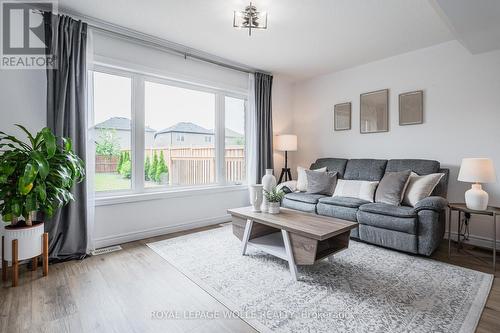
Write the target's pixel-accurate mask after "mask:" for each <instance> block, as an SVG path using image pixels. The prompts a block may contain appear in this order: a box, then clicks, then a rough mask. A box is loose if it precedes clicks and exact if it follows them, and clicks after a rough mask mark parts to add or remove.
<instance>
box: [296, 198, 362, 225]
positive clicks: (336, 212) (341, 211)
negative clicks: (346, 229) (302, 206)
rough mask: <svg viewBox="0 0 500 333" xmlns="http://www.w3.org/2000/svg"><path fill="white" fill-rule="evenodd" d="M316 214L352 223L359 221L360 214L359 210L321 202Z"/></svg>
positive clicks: (317, 206)
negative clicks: (358, 214) (358, 215)
mask: <svg viewBox="0 0 500 333" xmlns="http://www.w3.org/2000/svg"><path fill="white" fill-rule="evenodd" d="M292 202H296V203H298V202H297V201H292ZM316 212H317V213H318V214H319V215H323V216H329V217H336V218H338V219H342V220H347V221H352V222H357V221H358V218H357V215H356V214H357V213H358V209H357V208H352V207H343V206H335V205H328V204H325V203H321V202H319V203H318V204H317V205H316Z"/></svg>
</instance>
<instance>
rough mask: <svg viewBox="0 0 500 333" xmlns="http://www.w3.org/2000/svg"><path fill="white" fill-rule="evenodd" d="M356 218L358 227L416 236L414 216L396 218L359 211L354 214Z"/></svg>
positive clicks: (416, 222) (415, 218) (415, 219)
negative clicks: (364, 226) (370, 227)
mask: <svg viewBox="0 0 500 333" xmlns="http://www.w3.org/2000/svg"><path fill="white" fill-rule="evenodd" d="M361 207H363V206H361ZM356 218H357V220H358V223H359V224H360V225H369V226H372V227H375V228H379V229H385V230H393V231H398V232H402V233H405V234H410V235H416V234H417V225H418V218H417V217H416V216H414V217H397V216H390V215H384V214H378V213H371V212H365V211H362V210H361V209H359V210H358V212H357V214H356ZM361 239H363V238H361Z"/></svg>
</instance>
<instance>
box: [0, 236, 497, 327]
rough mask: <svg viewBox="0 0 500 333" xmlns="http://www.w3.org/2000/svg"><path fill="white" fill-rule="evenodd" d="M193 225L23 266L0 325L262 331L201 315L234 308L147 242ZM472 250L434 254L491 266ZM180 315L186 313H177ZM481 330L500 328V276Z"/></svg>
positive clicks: (3, 302) (0, 291)
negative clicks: (80, 256)
mask: <svg viewBox="0 0 500 333" xmlns="http://www.w3.org/2000/svg"><path fill="white" fill-rule="evenodd" d="M205 229H208V228H202V229H197V230H194V231H191V232H197V231H201V230H205ZM185 233H186V232H183V233H176V234H171V235H166V236H161V237H155V238H151V239H145V240H141V241H136V242H132V243H127V244H124V245H122V247H123V250H122V251H117V252H112V253H109V254H105V255H100V256H95V257H91V258H88V259H86V260H83V261H72V262H66V263H60V264H55V265H51V266H50V268H49V276H48V277H46V278H42V272H41V270H40V269H39V270H38V271H37V272H31V271H28V270H27V267H26V266H23V267H22V268H21V269H20V277H19V287H17V288H11V287H10V283H9V282H7V283H4V284H3V287H2V288H0V332H8V333H10V332H58V333H59V332H71V333H76V332H106V333H107V332H120V333H121V332H169V333H170V332H255V330H254V329H253V328H252V327H250V326H249V325H248V324H246V323H245V322H244V321H242V320H241V319H238V318H230V319H206V318H199V317H200V315H197V311H204V312H203V313H202V314H205V315H206V314H212V313H218V314H221V315H222V314H223V313H224V312H225V313H229V311H228V310H227V309H226V308H225V307H224V306H223V305H222V304H221V303H219V302H218V301H217V300H216V299H214V298H213V297H211V296H210V295H209V294H207V293H206V292H205V291H203V290H202V289H201V288H199V287H198V286H197V285H196V284H194V283H193V282H191V280H189V279H188V278H186V277H185V276H184V275H183V274H182V273H180V272H179V271H177V270H176V269H175V268H174V267H173V266H171V265H170V264H169V263H168V262H167V261H165V260H163V259H162V258H161V257H160V256H158V255H157V254H156V253H155V252H153V251H152V250H150V249H149V248H148V247H147V246H146V245H145V244H146V243H148V242H152V241H158V240H162V239H167V238H171V237H176V236H179V235H181V234H185ZM469 250H470V251H471V252H472V253H474V255H475V256H476V257H472V256H469V255H466V254H465V253H463V252H461V253H457V251H456V249H453V250H452V257H451V258H450V259H448V252H447V243H446V242H443V244H442V246H441V247H440V248H439V250H438V251H436V253H435V254H434V255H433V256H432V257H433V258H434V259H437V260H440V261H444V262H449V263H452V264H455V265H460V266H463V267H468V268H471V269H476V270H480V271H484V272H488V273H491V254H490V252H489V251H483V250H479V249H472V248H471V249H469ZM481 257H484V258H481ZM498 266H500V265H498ZM497 275H498V269H497ZM464 288H467V286H464ZM185 311H190V313H191V319H185V318H183V314H184V312H185ZM176 315H177V316H180V317H181V318H179V319H173V318H172V317H174V316H176ZM167 317H168V318H167ZM477 332H492V333H493V332H500V282H499V280H498V277H496V278H495V280H494V283H493V288H492V291H491V293H490V296H489V299H488V302H487V304H486V308H485V309H484V311H483V314H482V317H481V321H480V323H479V326H478V330H477Z"/></svg>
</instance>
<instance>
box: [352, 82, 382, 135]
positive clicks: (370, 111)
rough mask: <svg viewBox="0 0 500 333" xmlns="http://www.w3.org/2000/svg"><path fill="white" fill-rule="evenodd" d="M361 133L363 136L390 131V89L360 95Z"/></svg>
mask: <svg viewBox="0 0 500 333" xmlns="http://www.w3.org/2000/svg"><path fill="white" fill-rule="evenodd" d="M359 99H360V101H359V131H360V133H361V134H367V133H380V132H388V131H389V89H382V90H376V91H371V92H367V93H364V94H361V95H360V98H359Z"/></svg>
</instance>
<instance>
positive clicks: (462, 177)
mask: <svg viewBox="0 0 500 333" xmlns="http://www.w3.org/2000/svg"><path fill="white" fill-rule="evenodd" d="M458 180H459V181H462V182H470V183H475V184H472V187H471V189H470V190H468V191H467V192H465V204H466V206H467V208H469V209H472V210H485V209H486V208H487V207H488V199H489V197H488V193H486V191H484V190H483V189H482V187H481V184H480V183H494V182H496V175H495V167H494V166H493V162H492V161H491V160H490V159H489V158H464V159H462V165H461V166H460V172H459V174H458Z"/></svg>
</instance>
